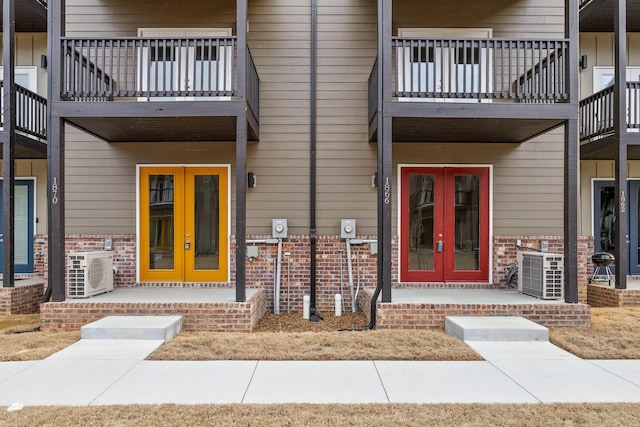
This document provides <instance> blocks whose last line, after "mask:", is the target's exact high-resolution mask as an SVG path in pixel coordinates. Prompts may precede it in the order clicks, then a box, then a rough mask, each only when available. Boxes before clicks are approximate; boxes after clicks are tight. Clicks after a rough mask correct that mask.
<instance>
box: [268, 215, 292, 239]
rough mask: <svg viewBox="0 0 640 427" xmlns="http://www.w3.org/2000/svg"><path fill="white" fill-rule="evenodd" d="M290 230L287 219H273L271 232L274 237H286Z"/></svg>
mask: <svg viewBox="0 0 640 427" xmlns="http://www.w3.org/2000/svg"><path fill="white" fill-rule="evenodd" d="M288 231H289V230H288V228H287V220H286V219H273V220H271V233H272V236H273V237H275V238H277V239H282V238H285V237H287V233H288Z"/></svg>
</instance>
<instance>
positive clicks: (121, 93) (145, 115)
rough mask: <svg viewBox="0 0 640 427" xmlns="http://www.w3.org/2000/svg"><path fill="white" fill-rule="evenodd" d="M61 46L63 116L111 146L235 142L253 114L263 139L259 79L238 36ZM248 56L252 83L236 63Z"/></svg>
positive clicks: (252, 128)
mask: <svg viewBox="0 0 640 427" xmlns="http://www.w3.org/2000/svg"><path fill="white" fill-rule="evenodd" d="M61 43H62V55H63V57H62V69H63V73H62V82H63V84H62V86H61V99H62V101H61V102H59V103H57V104H56V111H57V112H58V113H59V114H60V116H62V117H64V118H65V120H67V121H68V122H69V123H71V124H72V125H74V126H76V127H78V128H81V129H83V130H85V131H87V132H89V133H91V134H93V135H95V136H97V137H99V138H101V139H103V140H106V141H109V142H129V141H136V142H151V141H234V140H235V139H236V129H237V124H236V121H237V120H236V117H237V116H239V115H243V114H244V112H245V111H246V115H247V131H248V139H249V140H257V139H258V136H259V78H258V74H257V71H256V68H255V65H254V63H253V58H252V57H251V53H250V52H249V50H248V49H245V50H244V51H243V52H239V47H238V46H237V39H236V38H235V37H196V38H194V37H180V38H162V39H158V38H141V37H126V38H109V39H89V38H80V39H78V38H63V39H62V40H61ZM245 52H246V54H247V69H246V73H243V74H244V75H245V76H246V82H238V78H239V77H238V76H239V73H238V70H237V66H236V65H235V64H237V57H238V55H239V53H245ZM240 83H242V85H241V84H240ZM240 87H243V88H244V87H246V98H245V97H244V92H243V93H239V88H240Z"/></svg>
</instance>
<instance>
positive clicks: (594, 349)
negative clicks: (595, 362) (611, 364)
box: [549, 307, 640, 359]
mask: <svg viewBox="0 0 640 427" xmlns="http://www.w3.org/2000/svg"><path fill="white" fill-rule="evenodd" d="M549 340H550V341H551V342H552V343H553V344H555V345H557V346H558V347H561V348H564V349H565V350H567V351H568V352H570V353H573V354H575V355H576V356H579V357H581V358H583V359H640V307H623V308H592V309H591V326H588V327H580V328H553V329H551V331H550V333H549Z"/></svg>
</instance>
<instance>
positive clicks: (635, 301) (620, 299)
mask: <svg viewBox="0 0 640 427" xmlns="http://www.w3.org/2000/svg"><path fill="white" fill-rule="evenodd" d="M588 291H589V298H588V301H587V302H588V303H589V304H590V305H591V306H592V307H625V306H626V307H628V306H640V289H616V288H615V287H612V286H604V285H596V284H593V285H589V286H588Z"/></svg>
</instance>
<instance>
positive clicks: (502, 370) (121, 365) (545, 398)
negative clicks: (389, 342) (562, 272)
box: [0, 340, 640, 406]
mask: <svg viewBox="0 0 640 427" xmlns="http://www.w3.org/2000/svg"><path fill="white" fill-rule="evenodd" d="M162 342H163V341H155V340H144V341H138V340H81V341H79V342H78V343H76V344H74V345H72V346H70V347H68V348H66V349H64V350H62V351H60V352H58V353H56V354H54V355H52V356H51V357H49V358H47V359H45V360H41V361H30V362H4V363H0V406H9V405H11V404H13V403H21V404H24V405H73V406H84V405H120V404H122V405H124V404H131V403H141V404H144V403H146V404H159V403H177V404H197V403H213V404H219V403H246V404H248V403H389V402H391V403H459V402H460V403H472V402H473V403H538V402H545V403H551V402H640V360H615V361H614V360H603V361H593V360H581V359H579V358H577V357H575V356H573V355H570V354H569V353H566V352H563V351H560V352H558V351H556V350H555V349H552V348H550V347H548V346H550V345H551V344H548V343H527V342H524V343H523V342H519V343H518V342H516V343H491V342H481V343H478V344H477V345H476V344H471V345H472V347H473V348H475V349H476V350H477V351H479V352H480V354H482V355H483V357H485V358H487V359H488V360H486V361H474V362H420V361H405V362H394V361H319V362H302V361H284V362H276V361H204V362H179V361H146V360H144V358H145V357H147V355H148V354H150V353H151V352H153V351H154V350H155V349H156V348H157V347H158V346H160V345H161V344H162ZM535 344H537V345H535ZM534 345H535V346H534ZM505 346H509V347H508V348H507V347H505ZM532 346H533V347H532Z"/></svg>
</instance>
